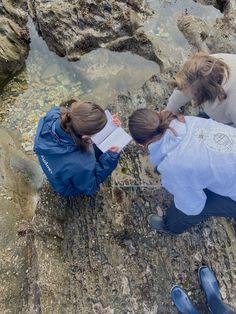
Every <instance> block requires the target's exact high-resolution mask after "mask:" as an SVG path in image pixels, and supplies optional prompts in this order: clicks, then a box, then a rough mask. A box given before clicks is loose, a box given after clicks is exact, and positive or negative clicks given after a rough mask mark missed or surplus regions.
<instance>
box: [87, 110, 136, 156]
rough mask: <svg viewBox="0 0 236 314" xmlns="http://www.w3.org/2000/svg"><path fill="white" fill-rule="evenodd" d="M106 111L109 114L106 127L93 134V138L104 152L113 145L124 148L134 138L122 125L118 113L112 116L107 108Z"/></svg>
mask: <svg viewBox="0 0 236 314" xmlns="http://www.w3.org/2000/svg"><path fill="white" fill-rule="evenodd" d="M105 113H106V116H107V123H106V125H105V127H104V128H103V129H102V130H101V131H100V132H98V133H97V134H95V135H93V136H92V137H91V139H92V141H93V142H94V143H95V144H96V145H97V147H98V148H99V149H100V150H101V151H102V152H106V151H108V150H109V149H110V148H112V147H117V148H120V149H122V148H123V147H125V146H126V145H127V144H128V143H129V142H130V141H131V139H132V138H131V136H130V135H129V134H128V133H127V132H125V130H124V129H122V128H121V127H120V124H121V123H120V119H119V118H118V116H117V115H114V116H112V115H111V114H110V112H109V111H108V110H106V111H105ZM114 123H115V124H116V125H115V124H114Z"/></svg>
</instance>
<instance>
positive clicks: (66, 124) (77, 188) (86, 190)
mask: <svg viewBox="0 0 236 314" xmlns="http://www.w3.org/2000/svg"><path fill="white" fill-rule="evenodd" d="M68 103H71V105H70V106H69V107H66V106H61V107H54V108H52V109H51V110H50V111H49V112H48V113H47V114H46V115H45V116H44V117H43V118H41V120H40V121H39V125H38V129H37V133H36V137H35V142H34V151H35V153H36V154H37V156H38V159H39V162H40V165H41V167H42V169H43V171H44V173H45V174H46V176H47V178H48V181H49V182H50V184H51V185H52V187H53V189H54V190H55V191H56V192H58V193H59V194H61V195H62V196H73V195H77V194H86V195H92V194H94V193H95V192H96V191H97V189H98V188H99V185H100V184H101V183H102V182H103V181H105V180H106V178H107V177H108V176H109V175H110V174H111V173H112V171H113V170H114V169H115V168H116V166H117V163H118V159H119V153H118V151H119V148H117V147H112V148H111V149H110V150H108V151H107V152H105V153H102V152H100V151H99V153H98V154H97V152H96V153H95V151H94V147H93V145H92V144H91V139H90V136H91V135H93V134H96V133H98V132H99V131H101V130H102V129H103V127H104V126H105V124H106V122H107V118H106V114H105V112H104V110H103V109H102V108H101V107H100V106H98V105H97V104H95V103H92V102H87V101H86V102H79V101H76V100H71V101H69V102H68ZM113 122H114V123H115V124H119V119H118V118H117V117H115V118H114V119H113Z"/></svg>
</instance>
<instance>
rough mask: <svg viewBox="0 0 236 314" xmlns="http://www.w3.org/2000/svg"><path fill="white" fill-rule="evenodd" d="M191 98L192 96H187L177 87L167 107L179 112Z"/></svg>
mask: <svg viewBox="0 0 236 314" xmlns="http://www.w3.org/2000/svg"><path fill="white" fill-rule="evenodd" d="M191 99H192V97H190V96H185V95H184V94H183V92H182V91H181V90H179V89H177V88H175V89H174V91H173V93H172V95H171V96H170V98H169V100H168V104H167V106H166V109H167V110H169V111H173V112H178V111H179V110H180V108H181V107H182V106H184V105H186V104H187V103H188V102H189V101H190V100H191Z"/></svg>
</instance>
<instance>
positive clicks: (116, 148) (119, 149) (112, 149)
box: [109, 146, 121, 153]
mask: <svg viewBox="0 0 236 314" xmlns="http://www.w3.org/2000/svg"><path fill="white" fill-rule="evenodd" d="M109 150H110V151H111V152H113V153H119V152H120V151H121V148H120V147H117V146H112V147H111V148H110V149H109Z"/></svg>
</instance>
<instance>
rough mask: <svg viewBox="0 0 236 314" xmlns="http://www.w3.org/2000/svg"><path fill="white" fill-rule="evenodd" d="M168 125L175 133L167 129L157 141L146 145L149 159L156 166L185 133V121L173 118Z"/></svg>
mask: <svg viewBox="0 0 236 314" xmlns="http://www.w3.org/2000/svg"><path fill="white" fill-rule="evenodd" d="M170 126H171V127H172V128H173V129H174V130H175V131H176V133H177V135H175V134H174V133H173V132H172V131H171V130H169V129H168V130H167V131H166V132H165V134H164V136H163V137H162V138H161V139H160V140H159V141H156V142H154V143H151V144H149V145H148V151H149V153H150V155H149V161H150V163H151V164H153V165H154V166H158V165H159V164H160V163H161V162H162V160H163V159H164V158H165V157H166V156H167V154H168V153H169V152H171V151H172V150H173V149H174V148H175V147H176V146H178V144H179V143H180V141H181V140H182V138H183V137H184V136H185V134H186V123H183V122H180V121H178V120H177V119H175V120H173V121H171V123H170Z"/></svg>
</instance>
